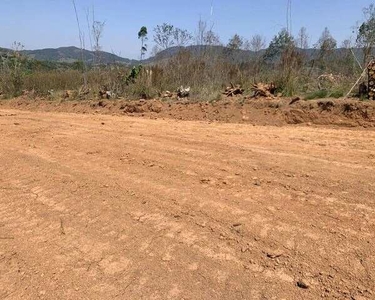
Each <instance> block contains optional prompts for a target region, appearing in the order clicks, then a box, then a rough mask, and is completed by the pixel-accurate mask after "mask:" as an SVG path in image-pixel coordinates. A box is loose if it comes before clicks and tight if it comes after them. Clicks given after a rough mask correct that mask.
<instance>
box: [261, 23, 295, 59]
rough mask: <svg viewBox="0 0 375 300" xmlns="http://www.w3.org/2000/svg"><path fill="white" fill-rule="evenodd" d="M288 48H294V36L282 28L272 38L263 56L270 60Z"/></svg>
mask: <svg viewBox="0 0 375 300" xmlns="http://www.w3.org/2000/svg"><path fill="white" fill-rule="evenodd" d="M290 48H294V38H293V36H291V35H290V34H289V32H288V31H287V30H286V29H285V28H284V29H282V30H281V31H280V32H279V33H278V34H277V35H276V36H275V37H274V38H273V39H272V41H271V42H270V45H269V47H268V49H267V51H266V53H265V55H264V58H265V60H269V61H272V60H274V59H276V58H279V57H280V56H281V54H282V53H283V52H284V51H285V50H288V49H290Z"/></svg>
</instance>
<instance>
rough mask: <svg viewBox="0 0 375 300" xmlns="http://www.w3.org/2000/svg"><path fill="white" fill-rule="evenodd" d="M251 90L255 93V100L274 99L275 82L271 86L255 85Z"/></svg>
mask: <svg viewBox="0 0 375 300" xmlns="http://www.w3.org/2000/svg"><path fill="white" fill-rule="evenodd" d="M251 90H252V91H253V98H258V97H268V98H274V97H275V92H276V87H275V84H274V83H273V82H271V83H270V84H267V83H262V82H259V83H254V84H253V86H252V88H251Z"/></svg>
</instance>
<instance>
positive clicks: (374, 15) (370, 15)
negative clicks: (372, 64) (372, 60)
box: [357, 4, 375, 65]
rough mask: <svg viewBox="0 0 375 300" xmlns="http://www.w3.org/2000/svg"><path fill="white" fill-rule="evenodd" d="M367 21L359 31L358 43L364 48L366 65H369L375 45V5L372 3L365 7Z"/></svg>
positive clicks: (364, 12)
mask: <svg viewBox="0 0 375 300" xmlns="http://www.w3.org/2000/svg"><path fill="white" fill-rule="evenodd" d="M363 15H364V18H365V21H364V22H363V23H362V24H361V25H360V26H359V28H358V32H357V45H358V47H361V48H362V49H363V57H364V58H363V59H364V65H367V61H368V58H369V56H370V54H371V49H373V47H374V46H375V5H374V4H370V5H369V6H368V7H366V8H364V9H363Z"/></svg>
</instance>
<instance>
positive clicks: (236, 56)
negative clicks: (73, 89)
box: [0, 46, 363, 66]
mask: <svg viewBox="0 0 375 300" xmlns="http://www.w3.org/2000/svg"><path fill="white" fill-rule="evenodd" d="M181 50H185V51H188V52H190V54H191V55H193V56H197V55H199V54H201V53H203V52H205V51H209V54H210V57H212V58H214V57H225V59H227V60H230V61H232V62H237V63H242V62H249V61H250V60H251V59H253V58H254V57H257V56H258V57H260V56H262V55H263V54H264V52H265V51H266V50H261V51H259V52H258V53H256V52H253V51H249V50H234V51H230V50H229V49H228V48H226V47H224V46H187V47H171V48H168V49H166V50H163V51H161V52H159V53H158V54H157V55H156V56H154V57H150V58H148V59H146V60H144V61H143V63H145V64H155V63H162V62H165V61H168V60H169V59H170V58H172V57H174V56H175V55H177V54H178V53H179V52H180V51H181ZM8 51H10V50H9V49H5V48H0V54H1V53H4V52H8ZM299 51H301V52H302V53H304V54H305V56H306V57H307V58H308V59H312V58H314V57H315V56H316V55H317V54H318V51H317V50H315V49H299ZM335 51H336V54H338V55H340V53H342V52H343V51H344V49H336V50H335ZM353 51H354V53H355V55H356V56H357V58H358V59H359V60H360V61H362V58H363V54H362V51H361V49H353ZM21 52H22V53H23V54H24V55H26V56H28V57H30V58H33V59H36V60H40V61H51V62H66V63H72V62H76V61H79V60H81V55H82V54H81V49H79V48H77V47H60V48H47V49H40V50H23V51H21ZM100 55H101V62H102V63H104V64H113V63H120V64H124V65H127V66H132V65H137V64H139V63H140V61H139V60H134V59H128V58H123V57H120V56H117V55H115V54H112V53H108V52H104V51H102V52H100ZM94 57H95V54H94V52H93V51H89V50H83V58H84V60H85V61H86V62H87V63H92V62H94Z"/></svg>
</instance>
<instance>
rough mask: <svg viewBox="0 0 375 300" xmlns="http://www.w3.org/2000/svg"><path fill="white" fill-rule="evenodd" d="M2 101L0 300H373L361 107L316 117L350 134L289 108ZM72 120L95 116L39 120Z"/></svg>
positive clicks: (374, 272) (374, 215)
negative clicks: (131, 109) (262, 113)
mask: <svg viewBox="0 0 375 300" xmlns="http://www.w3.org/2000/svg"><path fill="white" fill-rule="evenodd" d="M17 101H19V102H17ZM5 102H6V103H5ZM5 102H1V103H2V106H1V107H0V299H296V300H297V299H298V300H299V299H320V298H327V299H355V300H363V299H374V298H375V251H374V249H375V131H374V130H372V129H370V128H367V129H365V128H363V126H366V127H371V126H372V125H373V123H371V122H372V121H371V120H373V117H374V115H373V106H372V105H371V104H368V105H369V107H367V111H368V112H367V117H366V118H364V117H363V115H362V112H361V111H362V109H364V108H363V107H362V106H361V107H360V108H359V109H358V110H353V111H351V114H350V115H349V116H351V117H345V115H344V114H341V115H339V114H338V111H339V105H338V104H336V103H335V104H334V106H333V107H331V108H330V109H331V110H330V111H328V112H330V114H328V112H327V110H326V108H325V109H324V110H322V112H321V115H324V116H325V117H321V118H320V119H319V120H321V121H319V122H321V123H322V122H325V121H327V122H328V120H335V122H333V123H334V124H336V125H346V126H358V125H360V126H361V127H356V128H346V127H327V126H325V127H324V126H314V125H313V123H314V120H315V119H313V118H310V119H304V118H305V117H306V116H308V114H306V113H305V112H302V113H301V112H300V113H298V114H294V113H293V118H294V119H293V118H292V117H288V113H287V110H289V111H291V110H292V109H295V108H289V105H288V106H286V105H285V106H283V107H284V108H285V112H284V111H283V110H282V109H280V108H274V109H275V110H276V109H278V112H277V113H274V110H272V107H271V108H270V107H264V108H259V110H258V112H259V111H262V110H263V111H267V110H270V111H271V112H270V113H269V114H268V115H266V117H262V118H261V117H259V118H258V119H256V118H255V117H254V118H251V116H252V115H254V116H255V113H254V111H256V110H255V109H250V108H248V106H247V105H255V104H249V103H247V104H246V103H245V104H244V105H243V106H241V107H244V109H245V110H247V111H251V112H250V113H248V114H242V112H241V110H240V112H239V113H238V110H234V109H232V108H233V107H235V106H236V105H237V104H236V103H231V102H230V104H228V105H227V107H229V108H228V114H227V115H225V114H224V113H223V111H226V108H225V105H224V106H221V105H220V106H217V107H216V109H218V111H219V113H215V114H213V112H214V109H215V108H214V107H215V106H212V107H211V106H209V108H207V109H206V112H207V111H208V112H207V116H208V117H205V118H203V117H201V116H203V114H204V113H203V112H202V111H201V109H202V107H203V109H205V107H206V106H205V104H204V103H203V104H202V103H197V104H194V106H193V105H191V106H189V108H190V109H187V108H186V105H185V104H183V103H181V104H178V105H179V107H181V112H178V111H177V109H176V108H174V110H169V108H168V107H169V106H168V105H169V104H168V103H163V102H154V101H153V102H148V103H147V102H146V103H143V104H142V105H141V106H139V107H146V105H150V107H153V105H155V107H159V108H160V107H161V109H160V110H159V109H157V110H159V112H155V111H151V110H154V108H149V110H148V111H146V110H145V109H144V111H143V112H140V111H139V112H126V113H127V114H133V115H136V116H141V115H142V114H144V116H145V117H147V118H135V117H127V116H111V115H103V114H98V115H93V114H92V112H93V108H92V107H91V108H90V105H91V104H96V106H95V108H94V112H95V110H98V111H99V112H103V113H109V114H112V113H115V114H118V113H119V106H120V105H121V104H119V102H116V103H115V102H110V101H108V102H107V101H105V102H104V104H105V105H104V106H103V103H101V104H100V105H99V103H98V102H97V101H96V102H91V103H90V104H89V103H88V104H87V107H86V106H85V104H80V103H74V102H65V103H61V104H59V105H58V106H55V104H54V103H49V104H46V103H44V104H43V102H38V101H35V103H34V102H31V103H30V104H28V105H26V104H25V101H23V102H22V101H21V100H19V99H18V100H12V101H5ZM17 103H21V104H20V105H19V108H21V109H30V110H34V111H27V110H14V109H9V107H12V106H17ZM107 103H110V104H107ZM138 103H139V102H138ZM150 103H152V104H150ZM259 103H260V102H259ZM314 103H315V102H314ZM316 103H317V102H316ZM124 105H125V104H124ZM176 105H177V104H176ZM201 105H203V106H201ZM209 105H211V104H209ZM257 105H258V104H257ZM259 105H260V107H261V103H260V104H259ZM297 105H302V104H297ZM317 105H318V104H317ZM353 105H354V104H353ZM355 105H364V104H362V103H359V102H358V103H356V104H355ZM366 105H367V104H366ZM5 107H8V108H5ZM135 107H138V106H137V105H135ZM218 107H219V108H218ZM321 108H322V107H320V108H319V106H317V108H312V109H311V113H313V112H314V113H315V111H319V109H321ZM70 109H72V111H74V112H85V111H86V110H87V111H86V112H90V114H86V115H85V114H73V113H56V112H45V111H48V110H51V111H54V110H57V111H59V110H60V111H70ZM155 109H156V108H155ZM296 109H299V110H301V111H303V108H301V107H299V106H298V108H296ZM336 109H337V112H335V110H336ZM37 110H43V111H44V112H38V111H37ZM123 111H125V108H123V109H121V114H125V112H123ZM306 111H307V110H306ZM173 113H174V114H175V118H178V116H179V117H181V118H182V116H183V118H184V119H190V118H191V119H194V118H195V117H196V115H197V116H198V117H197V119H198V120H205V121H184V122H181V121H179V120H175V119H171V118H170V117H173V115H172V116H171V115H170V114H173ZM233 115H234V117H233ZM297 115H298V116H301V115H302V117H301V118H303V119H302V121H303V122H311V123H312V124H310V125H311V126H302V125H299V126H290V125H288V126H281V127H278V126H258V125H256V126H253V125H254V124H261V125H267V124H268V125H284V124H287V123H289V122H290V123H293V122H296V123H298V122H299V121H301V120H297V119H295V116H297ZM361 115H362V117H360V116H361ZM213 116H215V117H213ZM243 116H246V117H249V119H246V118H245V119H244V118H243ZM355 116H356V117H355ZM150 117H152V118H158V119H157V120H152V119H150ZM226 117H227V118H228V121H230V122H235V120H237V121H238V122H242V123H250V124H252V125H249V124H236V123H220V122H211V121H210V120H211V118H212V119H213V120H219V121H226V119H225V118H226ZM163 118H165V119H164V120H163ZM236 118H238V119H236ZM340 118H341V120H342V122H341V123H340V122H339V121H338V120H339V119H340ZM293 120H294V121H293ZM324 120H325V121H324ZM208 121H209V122H208ZM297 121H298V122H297ZM303 122H302V123H303Z"/></svg>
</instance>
